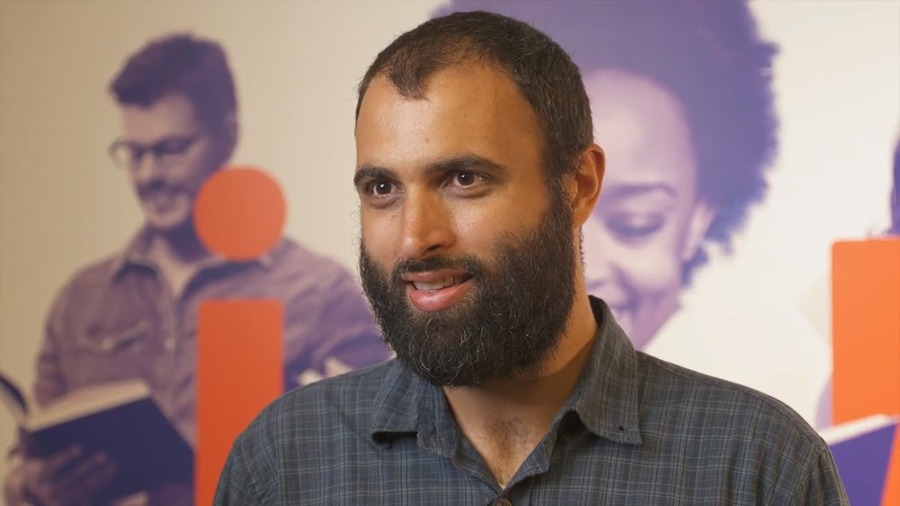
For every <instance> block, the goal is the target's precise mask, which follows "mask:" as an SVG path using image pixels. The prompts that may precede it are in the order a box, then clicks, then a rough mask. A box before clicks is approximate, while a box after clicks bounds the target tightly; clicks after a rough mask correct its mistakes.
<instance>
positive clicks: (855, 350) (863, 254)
mask: <svg viewBox="0 0 900 506" xmlns="http://www.w3.org/2000/svg"><path fill="white" fill-rule="evenodd" d="M832 346H833V352H834V374H833V380H834V399H833V400H834V423H835V424H839V423H843V422H848V421H852V420H856V419H859V418H863V417H866V416H869V415H873V414H880V413H884V414H888V415H896V414H900V238H884V239H872V240H866V241H847V242H838V243H835V244H834V246H833V248H832ZM882 504H883V505H888V504H890V505H897V504H900V437H895V438H894V448H893V453H892V458H891V462H890V464H889V466H888V471H887V480H886V484H885V491H884V496H883V498H882Z"/></svg>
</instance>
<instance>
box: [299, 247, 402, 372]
mask: <svg viewBox="0 0 900 506" xmlns="http://www.w3.org/2000/svg"><path fill="white" fill-rule="evenodd" d="M321 267H322V269H321V270H320V271H319V273H318V276H319V278H318V280H317V286H316V290H315V295H314V297H315V298H316V299H317V300H316V301H314V303H313V302H312V301H310V300H309V298H310V294H309V293H302V294H298V297H297V298H296V299H295V300H291V301H289V302H288V303H287V305H286V307H285V318H286V329H287V335H286V338H287V339H293V340H296V341H304V342H305V345H304V346H303V348H302V349H303V352H302V353H301V354H299V355H297V356H293V357H292V356H288V357H286V359H287V364H286V368H285V372H286V378H285V379H286V381H285V385H286V387H287V389H291V388H293V387H296V386H299V385H306V384H309V383H312V382H314V381H317V380H319V379H322V378H326V377H331V376H336V375H338V374H342V373H344V372H348V371H350V370H353V369H358V368H360V367H365V366H368V365H372V364H376V363H379V362H382V361H384V360H386V359H387V358H389V356H390V354H389V352H388V349H387V347H386V345H385V344H384V342H383V341H382V340H381V337H380V335H381V334H380V332H379V331H378V327H377V326H376V325H375V322H374V320H373V318H372V315H371V313H370V311H369V307H368V305H367V304H366V302H365V299H364V298H363V295H362V290H361V288H360V287H359V285H358V284H357V283H356V282H355V281H354V279H353V278H352V277H351V276H350V274H349V273H348V272H347V271H346V270H344V269H343V268H342V267H340V266H338V265H336V264H333V265H332V264H329V265H323V266H321ZM310 307H315V308H316V310H315V313H314V314H310V312H309V311H308V309H304V308H310ZM302 319H311V320H312V321H311V322H310V321H304V322H303V323H302V324H301V323H299V320H302ZM300 328H302V329H304V331H305V332H306V333H308V335H306V336H293V335H290V334H291V333H292V332H294V331H292V330H291V329H300ZM291 348H292V347H291V346H290V345H289V346H288V349H291Z"/></svg>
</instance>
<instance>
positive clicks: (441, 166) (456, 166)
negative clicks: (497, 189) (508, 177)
mask: <svg viewBox="0 0 900 506" xmlns="http://www.w3.org/2000/svg"><path fill="white" fill-rule="evenodd" d="M474 170H481V171H485V172H493V173H497V174H505V173H506V172H507V169H506V167H504V166H503V165H500V164H499V163H497V162H495V161H493V160H491V159H489V158H485V157H483V156H480V155H476V154H472V153H468V154H464V155H459V156H454V157H451V158H446V159H443V160H438V161H436V162H432V163H429V164H428V165H426V166H425V172H426V173H432V174H433V173H447V172H466V171H474Z"/></svg>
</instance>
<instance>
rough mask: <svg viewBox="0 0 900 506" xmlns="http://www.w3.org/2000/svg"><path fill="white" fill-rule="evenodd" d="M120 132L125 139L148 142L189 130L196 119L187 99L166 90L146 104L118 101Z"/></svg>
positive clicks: (188, 131) (196, 122) (192, 129)
mask: <svg viewBox="0 0 900 506" xmlns="http://www.w3.org/2000/svg"><path fill="white" fill-rule="evenodd" d="M119 108H120V113H121V124H122V133H123V136H124V137H125V138H127V139H128V140H134V141H152V140H157V139H160V138H163V137H167V136H172V135H183V134H186V133H192V132H193V131H194V130H196V129H197V128H198V123H199V121H198V118H197V115H196V111H195V109H194V104H193V103H192V102H191V100H190V99H189V98H188V97H187V96H186V95H184V94H182V93H169V94H166V95H163V96H162V97H160V98H159V99H157V100H155V101H153V102H151V103H150V104H120V105H119Z"/></svg>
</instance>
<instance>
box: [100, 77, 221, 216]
mask: <svg viewBox="0 0 900 506" xmlns="http://www.w3.org/2000/svg"><path fill="white" fill-rule="evenodd" d="M121 118H122V130H123V132H122V137H121V138H120V140H119V141H118V144H119V151H120V157H119V158H122V159H123V160H125V165H126V166H127V170H128V173H129V175H130V177H131V181H132V183H133V185H134V188H135V192H136V193H137V196H138V199H139V201H140V204H141V210H142V211H143V213H144V219H145V221H146V224H147V226H148V227H150V228H151V229H152V230H155V231H158V232H171V231H173V230H176V229H181V228H182V227H184V226H186V225H188V224H190V220H191V212H192V208H193V203H194V197H195V196H196V195H197V192H198V191H199V189H200V187H201V185H202V184H203V182H204V181H205V180H206V178H207V177H209V175H210V174H212V173H213V172H215V171H216V170H218V169H219V168H220V167H221V165H222V164H223V163H225V161H226V160H227V158H228V155H229V154H230V147H228V142H227V140H226V139H223V138H222V137H223V135H224V134H223V130H224V129H219V131H213V130H211V129H209V128H207V127H206V126H205V125H204V124H203V123H202V122H201V121H200V120H199V119H198V118H197V116H196V114H195V112H194V106H193V104H192V103H191V101H190V99H188V98H187V97H186V96H185V95H182V94H169V95H165V96H163V97H162V98H160V99H159V100H157V101H156V102H154V103H153V104H151V105H150V106H149V107H141V106H138V105H123V106H122V108H121Z"/></svg>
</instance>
